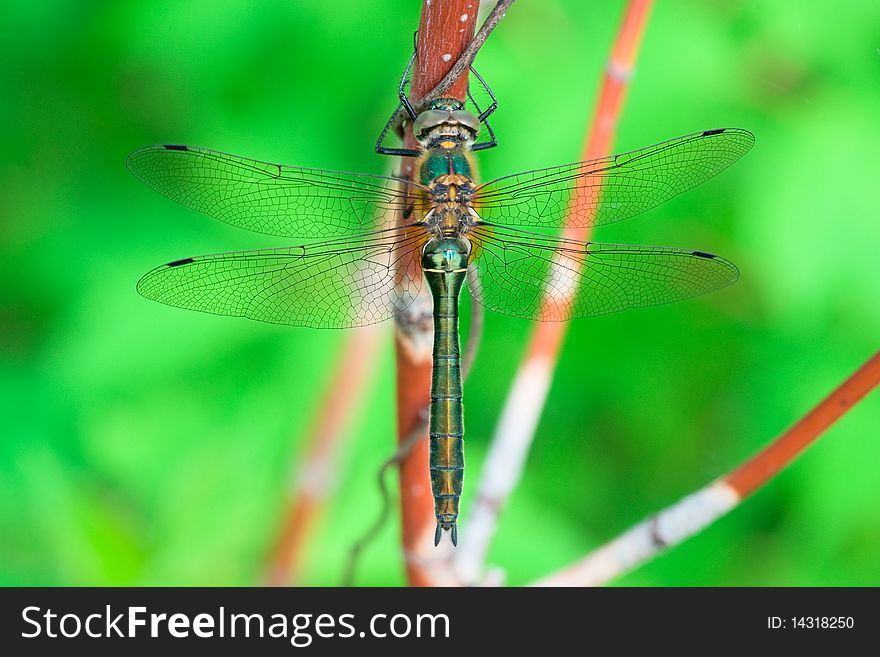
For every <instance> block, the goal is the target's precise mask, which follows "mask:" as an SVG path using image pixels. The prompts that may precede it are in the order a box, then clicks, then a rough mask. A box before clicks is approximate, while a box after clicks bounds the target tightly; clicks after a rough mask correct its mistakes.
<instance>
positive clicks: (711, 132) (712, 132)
mask: <svg viewBox="0 0 880 657" xmlns="http://www.w3.org/2000/svg"><path fill="white" fill-rule="evenodd" d="M725 130H726V128H716V129H715V130H703V136H704V137H708V136H709V135H720V134H721V133H722V132H724V131H725Z"/></svg>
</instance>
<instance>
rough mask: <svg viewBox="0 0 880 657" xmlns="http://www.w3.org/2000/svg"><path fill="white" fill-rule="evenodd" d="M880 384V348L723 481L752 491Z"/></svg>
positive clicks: (739, 491)
mask: <svg viewBox="0 0 880 657" xmlns="http://www.w3.org/2000/svg"><path fill="white" fill-rule="evenodd" d="M878 384H880V352H877V353H876V354H874V356H872V357H871V358H870V359H869V360H868V361H867V362H866V363H865V364H864V365H862V366H861V367H860V368H859V369H858V370H856V371H855V372H854V373H853V374H852V375H851V376H850V377H849V378H848V379H847V380H846V381H844V382H843V383H842V384H841V385H840V386H839V387H838V388H837V389H836V390H835V391H834V392H832V393H831V394H830V395H828V396H827V397H826V398H825V399H824V400H822V402H821V403H820V404H819V405H818V406H816V407H815V408H814V409H813V410H812V411H810V412H809V413H807V414H806V415H805V416H804V417H803V418H801V419H800V420H799V421H798V422H797V423H796V424H795V425H794V426H792V427H791V428H790V429H789V430H788V431H786V432H785V433H784V434H782V435H781V436H779V438H777V439H776V440H774V441H773V442H772V443H771V444H770V445H769V446H768V447H766V448H765V449H764V450H762V451H761V452H760V453H758V454H757V455H755V456H754V457H752V458H751V459H750V460H749V461H747V462H746V463H744V464H743V465H741V466H740V467H738V468H737V469H736V470H734V471H733V472H731V473H730V474H729V475H727V476H726V477H724V481H725V482H726V483H727V484H728V485H730V486H731V487H732V488H733V489H734V490H735V491H736V492H737V494H738V495H739V496H740V497H745V496H746V495H749V494H750V493H751V492H752V491H754V490H755V489H756V488H758V487H759V486H761V485H763V484H764V483H765V482H767V481H768V480H769V479H771V478H773V476H774V475H776V473H778V472H779V471H780V470H782V468H784V467H785V466H786V465H788V464H789V463H790V462H791V461H792V460H794V458H795V457H796V456H797V455H798V454H800V453H801V452H802V451H803V450H804V449H805V448H806V447H807V446H808V445H809V444H810V443H812V442H813V441H814V440H816V438H818V437H819V436H820V435H822V432H823V431H825V430H826V429H827V428H828V427H830V426H831V425H832V424H834V423H835V422H836V421H837V420H838V419H839V418H840V417H841V416H842V415H843V414H844V413H846V412H847V411H848V410H849V409H850V408H852V407H853V406H855V405H856V404H857V403H858V402H859V400H860V399H862V397H864V396H865V395H867V394H868V393H869V392H870V391H871V390H873V389H874V387H876V386H877V385H878Z"/></svg>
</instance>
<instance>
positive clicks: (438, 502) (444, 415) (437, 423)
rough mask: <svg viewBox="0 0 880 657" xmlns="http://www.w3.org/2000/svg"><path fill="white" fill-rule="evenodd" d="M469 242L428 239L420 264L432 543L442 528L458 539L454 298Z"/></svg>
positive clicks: (459, 444)
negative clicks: (428, 326) (425, 307)
mask: <svg viewBox="0 0 880 657" xmlns="http://www.w3.org/2000/svg"><path fill="white" fill-rule="evenodd" d="M467 262H468V252H467V244H466V243H465V242H464V241H463V240H459V239H455V238H443V239H440V240H437V241H436V242H435V241H433V240H432V241H431V242H430V243H429V244H428V245H427V246H426V248H425V253H424V256H423V258H422V268H423V271H424V274H425V279H426V280H427V282H428V286H429V287H430V288H431V294H432V295H433V297H434V354H433V358H434V363H433V365H434V369H433V374H432V377H431V419H430V425H429V437H430V441H431V446H430V462H429V463H430V468H431V492H432V494H433V495H434V513H435V514H436V516H437V531H436V534H435V543H437V542H439V540H440V532H441V529H442V530H450V531H451V532H452V533H451V538H452V542H453V544H455V543H456V542H457V538H458V536H457V531H456V525H455V522H456V519H457V518H458V501H459V498H460V497H461V487H462V480H463V477H464V413H463V409H462V403H461V398H462V387H461V348H460V346H459V340H458V298H459V295H460V294H461V288H462V285H463V284H464V279H465V276H466V275H467Z"/></svg>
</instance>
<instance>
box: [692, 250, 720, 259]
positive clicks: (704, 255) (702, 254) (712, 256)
mask: <svg viewBox="0 0 880 657" xmlns="http://www.w3.org/2000/svg"><path fill="white" fill-rule="evenodd" d="M691 255H695V256H697V257H698V258H708V259H709V260H714V259H715V258H717V257H718V256H716V255H715V254H714V253H706V252H705V251H691Z"/></svg>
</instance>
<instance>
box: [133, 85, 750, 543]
mask: <svg viewBox="0 0 880 657" xmlns="http://www.w3.org/2000/svg"><path fill="white" fill-rule="evenodd" d="M407 109H408V111H410V117H411V127H412V132H413V135H414V137H415V140H416V142H417V144H418V149H417V151H416V152H414V153H407V152H401V151H399V150H395V151H394V153H396V154H402V155H408V154H414V155H417V156H418V160H417V167H416V169H417V175H415V176H414V179H413V180H410V179H405V178H402V177H397V176H382V175H374V174H369V173H345V172H337V171H330V170H324V169H314V168H302V167H297V166H288V165H283V164H272V163H268V162H263V161H259V160H255V159H250V158H247V157H240V156H237V155H230V154H227V153H222V152H219V151H215V150H209V149H205V148H196V147H191V146H182V145H173V144H167V145H153V146H146V147H144V148H141V149H139V150H137V151H135V152H134V153H132V154H131V155H130V156H129V158H128V161H127V165H128V168H129V169H130V170H131V172H132V173H133V174H134V175H135V176H136V177H137V178H138V179H140V180H141V181H142V182H143V183H145V184H146V185H147V186H148V187H150V188H151V189H153V190H156V191H158V192H160V193H162V194H164V195H165V196H167V197H169V198H170V199H172V200H174V201H176V202H178V203H180V204H182V205H184V206H186V207H187V208H190V209H192V210H196V211H199V212H202V213H204V214H206V215H209V216H211V217H213V218H215V219H218V220H220V221H223V222H226V223H228V224H231V225H233V226H238V227H239V228H243V229H247V230H251V231H256V232H258V233H265V234H268V235H275V236H281V237H286V238H296V239H297V240H302V241H303V242H302V243H298V244H296V245H293V246H286V247H282V248H268V249H260V250H251V251H239V252H232V253H217V254H212V255H201V256H195V257H187V258H182V259H178V260H174V261H172V262H169V263H167V264H164V265H161V266H159V267H157V268H155V269H153V270H152V271H150V272H148V273H147V274H145V275H144V276H143V277H142V278H141V279H140V281H139V282H138V284H137V290H138V292H139V293H140V294H141V295H143V296H144V297H146V298H148V299H152V300H155V301H158V302H161V303H164V304H168V305H171V306H176V307H179V308H185V309H189V310H196V311H202V312H207V313H215V314H218V315H228V316H235V317H247V318H250V319H254V320H259V321H263V322H271V323H276V324H286V325H292V326H302V327H313V328H337V329H339V328H351V327H357V326H364V325H368V324H373V323H376V322H380V321H383V320H386V319H390V318H392V317H395V316H397V315H399V314H401V313H403V312H404V311H405V310H406V309H407V308H408V307H409V306H410V305H411V304H413V302H414V301H415V300H416V298H417V297H418V296H419V294H420V293H422V288H423V286H425V285H427V289H428V290H429V291H430V294H431V296H432V298H433V319H434V328H433V331H434V336H433V337H434V344H433V376H432V383H431V398H430V414H429V439H430V450H429V453H430V463H429V467H430V478H431V489H432V493H433V496H434V510H435V515H436V521H437V525H436V531H435V537H434V539H435V540H434V542H435V545H436V544H438V543H439V541H440V539H441V535H442V533H443V532H448V533H449V534H450V538H451V541H452V543H453V545H455V544H456V543H457V528H456V523H457V519H458V515H459V502H460V497H461V492H462V481H463V476H464V414H463V406H462V378H461V353H460V342H459V333H458V319H459V300H460V295H461V291H462V288H463V287H465V286H466V287H468V289H469V293H470V295H471V297H472V299H473V300H474V301H476V302H477V303H480V304H482V305H483V306H485V307H486V308H488V309H490V310H492V311H495V312H498V313H503V314H506V315H512V316H515V317H520V318H526V319H531V320H540V321H556V322H559V321H566V320H569V319H573V318H580V317H590V316H597V315H604V314H606V313H613V312H617V311H621V310H625V309H629V308H638V307H645V306H654V305H659V304H666V303H671V302H675V301H680V300H684V299H688V298H691V297H695V296H697V295H701V294H704V293H707V292H710V291H713V290H717V289H719V288H722V287H724V286H726V285H729V284H731V283H733V282H734V281H735V280H736V279H737V277H738V270H737V268H736V266H735V265H734V264H733V263H732V262H730V261H729V260H727V259H725V258H722V257H720V256H717V255H714V254H712V253H709V252H706V251H698V250H692V249H686V248H671V247H658V246H634V245H626V244H607V243H599V242H592V241H589V242H587V241H579V240H576V239H570V238H567V237H565V236H564V234H562V235H560V234H559V233H560V231H561V230H562V229H565V228H590V227H596V226H604V225H607V224H611V223H614V222H617V221H621V220H624V219H627V218H629V217H633V216H635V215H638V214H641V213H643V212H646V211H648V210H650V209H652V208H654V207H656V206H658V205H660V204H661V203H663V202H665V201H667V200H669V199H671V198H673V197H675V196H677V195H679V194H681V193H682V192H684V191H686V190H688V189H691V188H692V187H694V186H696V185H698V184H700V183H702V182H704V181H706V180H708V179H709V178H711V177H712V176H714V175H715V174H717V173H719V172H720V171H722V170H723V169H725V168H726V167H727V166H729V165H730V164H732V163H733V162H734V161H736V160H737V159H738V158H740V157H741V156H742V155H744V154H745V153H746V152H747V151H748V150H749V148H751V146H752V145H753V143H754V136H753V135H752V134H751V133H750V132H748V131H747V130H743V129H739V128H721V129H714V130H704V131H701V132H696V133H693V134H689V135H684V136H682V137H678V138H676V139H671V140H669V141H664V142H661V143H658V144H654V145H652V146H648V147H646V148H641V149H639V150H634V151H630V152H626V153H621V154H618V155H613V156H610V157H604V158H600V159H594V160H589V161H584V162H575V163H572V164H565V165H562V166H555V167H550V168H543V169H536V170H531V171H526V172H523V173H516V174H512V175H507V176H503V177H501V178H497V179H495V180H491V181H489V182H478V181H477V180H476V176H475V163H474V156H473V151H474V150H475V145H477V144H478V135H479V134H480V130H481V126H482V125H484V124H485V121H484V119H485V116H484V115H482V114H481V115H479V116H478V115H475V114H474V113H471V112H470V111H468V109H466V108H465V104H464V103H462V102H461V101H459V100H457V99H451V98H445V99H438V100H434V101H432V102H431V103H430V105H429V106H428V107H427V109H425V110H424V111H422V112H421V113H418V114H416V113H415V112H414V111H413V110H412V109H411V107H410V106H408V108H407ZM386 131H387V126H386ZM383 135H384V133H383ZM380 140H381V138H380ZM483 143H485V142H483ZM493 144H494V135H493ZM377 150H379V147H378V146H377Z"/></svg>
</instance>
